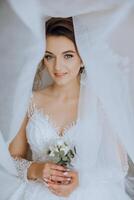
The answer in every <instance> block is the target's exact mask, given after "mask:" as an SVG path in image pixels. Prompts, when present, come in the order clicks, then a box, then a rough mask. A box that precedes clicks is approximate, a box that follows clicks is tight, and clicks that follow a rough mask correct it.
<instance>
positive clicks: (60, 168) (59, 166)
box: [51, 164, 69, 172]
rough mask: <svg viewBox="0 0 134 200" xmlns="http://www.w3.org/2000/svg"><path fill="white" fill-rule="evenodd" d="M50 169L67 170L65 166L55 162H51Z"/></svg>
mask: <svg viewBox="0 0 134 200" xmlns="http://www.w3.org/2000/svg"><path fill="white" fill-rule="evenodd" d="M51 169H54V170H59V171H63V172H65V171H68V170H69V169H67V168H66V167H63V166H62V165H57V164H51Z"/></svg>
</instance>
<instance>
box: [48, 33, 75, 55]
mask: <svg viewBox="0 0 134 200" xmlns="http://www.w3.org/2000/svg"><path fill="white" fill-rule="evenodd" d="M46 50H47V51H50V52H52V53H53V54H58V53H62V52H64V51H68V50H73V51H76V49H75V45H74V43H73V42H72V41H71V40H70V39H68V38H67V37H65V36H47V38H46Z"/></svg>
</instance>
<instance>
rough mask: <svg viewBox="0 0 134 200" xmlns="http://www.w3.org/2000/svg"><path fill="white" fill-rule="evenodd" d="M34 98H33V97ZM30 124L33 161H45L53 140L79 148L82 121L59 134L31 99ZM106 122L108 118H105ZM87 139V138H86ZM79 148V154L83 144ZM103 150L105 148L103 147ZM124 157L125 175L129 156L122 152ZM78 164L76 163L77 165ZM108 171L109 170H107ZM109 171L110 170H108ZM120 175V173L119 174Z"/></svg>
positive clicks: (28, 132) (29, 133) (28, 139)
mask: <svg viewBox="0 0 134 200" xmlns="http://www.w3.org/2000/svg"><path fill="white" fill-rule="evenodd" d="M32 97H33V96H32ZM27 114H28V118H29V121H28V124H27V127H26V136H27V141H28V143H29V146H30V148H31V151H32V160H33V161H45V160H46V159H47V158H46V156H45V151H46V149H47V147H48V145H49V143H50V141H51V140H53V139H56V138H61V137H62V138H64V139H69V140H71V142H73V144H74V145H75V146H77V142H78V140H79V139H78V138H79V136H78V134H77V131H76V129H77V128H78V127H77V126H79V123H80V119H77V121H75V122H72V123H71V124H70V125H68V126H67V127H65V128H64V131H63V132H62V135H61V133H59V127H58V126H57V125H56V124H55V123H54V122H53V121H52V120H51V118H50V116H49V115H47V114H45V113H44V110H42V109H38V108H37V106H36V105H35V103H34V102H33V99H32V98H31V101H30V105H29V108H28V112H27ZM103 117H104V120H105V118H106V116H103ZM85 139H86V138H85ZM79 144H80V145H79V146H78V148H79V152H80V151H81V145H83V144H81V143H79ZM102 148H103V147H102ZM121 157H122V160H123V162H122V166H123V168H124V174H126V173H127V170H128V163H127V154H126V152H125V151H124V152H123V151H122V152H121ZM77 164H78V163H76V165H77ZM105 170H107V169H105ZM108 170H109V169H108ZM111 170H112V169H110V170H109V172H108V173H109V174H110V176H113V175H111V174H112V173H111ZM117 173H118V172H117Z"/></svg>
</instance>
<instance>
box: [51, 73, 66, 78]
mask: <svg viewBox="0 0 134 200" xmlns="http://www.w3.org/2000/svg"><path fill="white" fill-rule="evenodd" d="M66 74H67V73H54V75H55V76H56V77H63V76H65V75H66Z"/></svg>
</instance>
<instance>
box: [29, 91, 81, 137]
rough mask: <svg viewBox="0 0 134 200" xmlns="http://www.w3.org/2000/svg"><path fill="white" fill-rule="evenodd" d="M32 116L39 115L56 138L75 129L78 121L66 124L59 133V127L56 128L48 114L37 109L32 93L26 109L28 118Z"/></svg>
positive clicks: (41, 109)
mask: <svg viewBox="0 0 134 200" xmlns="http://www.w3.org/2000/svg"><path fill="white" fill-rule="evenodd" d="M34 114H40V115H41V116H42V117H43V118H44V119H45V120H46V121H47V122H48V124H49V125H50V126H51V127H52V128H53V130H54V131H55V132H56V133H57V135H58V136H64V135H65V134H66V133H67V132H68V131H69V130H71V129H72V128H73V127H75V126H76V125H77V123H78V121H79V119H77V120H74V121H72V122H71V123H70V124H68V125H67V126H66V127H64V128H63V129H62V131H59V130H60V129H61V127H60V126H58V125H57V124H56V123H55V122H54V121H53V120H52V117H51V116H50V114H46V113H45V112H44V109H43V108H38V107H37V106H36V104H35V103H34V101H33V93H32V95H31V98H30V104H29V107H28V117H29V118H32V116H34Z"/></svg>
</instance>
